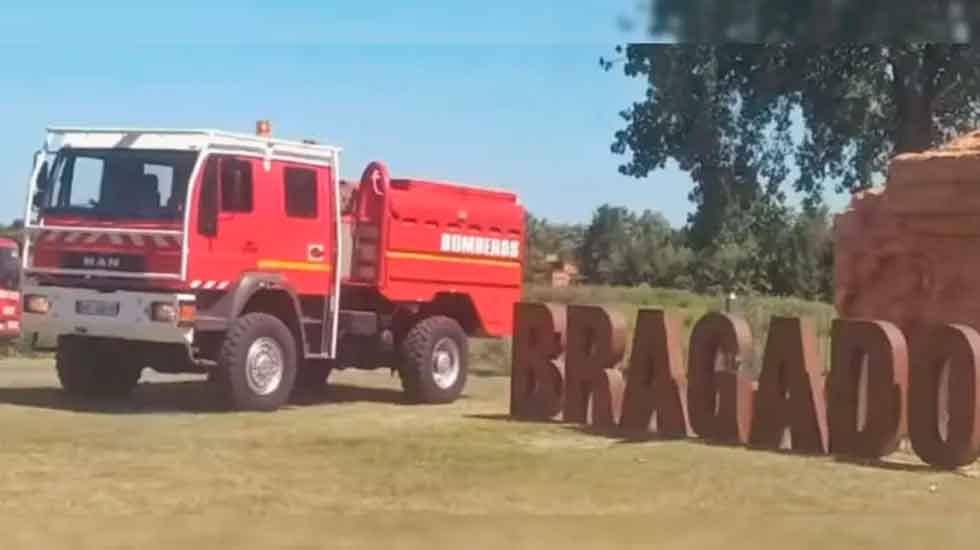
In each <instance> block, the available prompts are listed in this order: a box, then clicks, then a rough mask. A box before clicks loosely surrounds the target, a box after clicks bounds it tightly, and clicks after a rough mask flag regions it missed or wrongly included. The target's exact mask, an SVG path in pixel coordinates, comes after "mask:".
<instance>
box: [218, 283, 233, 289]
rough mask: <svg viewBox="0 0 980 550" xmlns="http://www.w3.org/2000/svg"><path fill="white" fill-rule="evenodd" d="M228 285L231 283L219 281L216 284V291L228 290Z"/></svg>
mask: <svg viewBox="0 0 980 550" xmlns="http://www.w3.org/2000/svg"><path fill="white" fill-rule="evenodd" d="M230 284H231V283H229V282H228V281H221V282H220V283H218V290H224V289H226V288H228V285H230Z"/></svg>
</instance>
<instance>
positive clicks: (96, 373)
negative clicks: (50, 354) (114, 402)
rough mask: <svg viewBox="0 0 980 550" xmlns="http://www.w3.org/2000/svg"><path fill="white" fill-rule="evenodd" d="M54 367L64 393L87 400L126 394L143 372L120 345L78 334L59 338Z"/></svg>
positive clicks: (116, 397) (113, 397)
mask: <svg viewBox="0 0 980 550" xmlns="http://www.w3.org/2000/svg"><path fill="white" fill-rule="evenodd" d="M55 369H56V370H57V372H58V380H59V381H60V382H61V387H62V388H63V389H64V390H65V392H66V393H68V394H69V395H73V396H77V397H84V398H89V399H118V398H122V397H126V396H128V395H129V394H130V393H132V391H133V389H134V388H136V385H137V384H138V383H139V380H140V375H141V374H142V372H143V369H142V367H140V366H137V365H134V364H132V363H131V362H130V357H129V356H128V354H126V353H124V351H123V350H122V349H120V346H118V345H116V344H114V343H112V342H109V341H104V340H97V339H93V338H84V337H78V336H70V337H62V338H61V339H59V341H58V349H57V352H56V354H55Z"/></svg>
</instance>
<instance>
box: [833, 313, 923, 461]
mask: <svg viewBox="0 0 980 550" xmlns="http://www.w3.org/2000/svg"><path fill="white" fill-rule="evenodd" d="M831 338H832V340H833V342H832V347H833V356H832V360H831V367H830V377H829V378H828V385H827V386H828V387H827V424H828V427H829V430H830V452H832V453H834V454H840V455H851V456H858V457H862V458H880V457H882V456H885V455H888V454H891V453H892V452H894V451H895V450H896V449H897V448H898V444H899V441H900V439H901V435H902V426H903V425H904V423H905V422H904V416H905V395H906V392H905V388H906V384H907V383H908V348H907V345H906V343H905V336H903V335H902V331H901V330H899V329H898V327H896V326H895V325H893V324H891V323H885V322H878V321H852V320H843V319H837V320H835V321H834V325H833V329H832V334H831ZM863 368H866V369H867V381H868V382H867V388H866V389H862V388H861V383H860V380H861V370H862V369H863ZM862 391H864V392H865V395H864V398H865V402H866V403H867V404H868V405H867V413H866V414H865V415H864V416H865V418H863V419H859V418H858V402H859V399H860V398H861V395H860V392H862ZM862 420H863V421H864V422H863V427H862V426H861V421H862Z"/></svg>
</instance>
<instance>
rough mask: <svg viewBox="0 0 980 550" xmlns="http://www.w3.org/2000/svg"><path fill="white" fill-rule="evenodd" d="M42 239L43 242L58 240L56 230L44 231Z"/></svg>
mask: <svg viewBox="0 0 980 550" xmlns="http://www.w3.org/2000/svg"><path fill="white" fill-rule="evenodd" d="M43 240H44V242H47V243H53V242H55V241H57V240H58V232H57V231H46V232H45V233H44V239H43Z"/></svg>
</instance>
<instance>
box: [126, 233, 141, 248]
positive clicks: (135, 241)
mask: <svg viewBox="0 0 980 550" xmlns="http://www.w3.org/2000/svg"><path fill="white" fill-rule="evenodd" d="M129 240H130V241H132V242H133V246H143V236H142V235H130V236H129Z"/></svg>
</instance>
